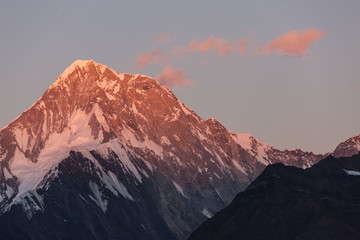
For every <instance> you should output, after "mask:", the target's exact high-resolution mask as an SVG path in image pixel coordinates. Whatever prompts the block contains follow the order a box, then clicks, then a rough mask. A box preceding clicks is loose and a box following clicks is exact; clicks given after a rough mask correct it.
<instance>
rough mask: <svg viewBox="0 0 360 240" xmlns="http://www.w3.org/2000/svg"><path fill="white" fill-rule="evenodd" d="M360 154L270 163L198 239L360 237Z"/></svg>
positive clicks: (200, 230)
mask: <svg viewBox="0 0 360 240" xmlns="http://www.w3.org/2000/svg"><path fill="white" fill-rule="evenodd" d="M359 189H360V154H357V155H354V156H352V157H341V158H334V157H333V156H329V157H327V158H325V159H324V160H321V161H320V162H318V163H317V164H315V165H314V166H312V167H311V168H308V169H305V170H304V169H299V168H296V167H291V166H285V165H283V164H281V163H278V164H273V165H269V166H267V167H266V169H265V170H264V171H263V172H262V173H261V174H260V176H259V177H258V178H257V179H256V180H255V181H254V182H252V183H251V184H250V185H249V186H248V187H247V189H246V190H245V191H243V192H241V193H239V194H238V195H237V196H236V197H235V199H234V200H233V201H232V203H231V204H230V205H229V206H228V207H226V208H225V209H223V210H221V211H220V212H218V213H217V214H216V215H215V216H214V217H213V218H211V219H208V220H207V221H205V222H204V223H203V224H202V225H201V226H200V227H199V228H198V229H197V230H195V232H194V233H192V235H191V236H190V237H189V240H196V239H229V240H230V239H360V230H359V224H360V201H359V200H360V192H359Z"/></svg>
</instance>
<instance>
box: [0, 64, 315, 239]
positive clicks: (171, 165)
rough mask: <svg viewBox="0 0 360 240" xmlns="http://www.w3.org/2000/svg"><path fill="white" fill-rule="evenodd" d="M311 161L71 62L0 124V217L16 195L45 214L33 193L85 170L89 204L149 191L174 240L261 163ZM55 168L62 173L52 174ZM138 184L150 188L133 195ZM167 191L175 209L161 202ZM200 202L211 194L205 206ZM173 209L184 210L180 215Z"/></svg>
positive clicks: (150, 82)
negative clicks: (186, 215) (37, 95)
mask: <svg viewBox="0 0 360 240" xmlns="http://www.w3.org/2000/svg"><path fill="white" fill-rule="evenodd" d="M320 158H322V156H320V155H315V154H312V153H303V152H301V151H300V152H292V151H290V152H289V151H280V150H278V149H275V148H273V147H271V146H269V145H267V144H265V143H262V142H260V141H258V140H257V139H256V138H254V137H252V136H251V135H249V134H234V133H231V132H230V131H229V130H227V129H226V127H224V126H223V125H222V124H221V123H220V122H219V121H217V120H216V119H208V120H206V121H204V120H203V119H202V118H200V117H199V116H198V115H197V114H196V113H195V112H194V111H192V110H191V109H189V108H188V107H186V106H185V105H184V104H183V103H182V102H181V101H180V100H179V99H178V98H176V96H175V95H174V94H173V93H172V92H171V91H170V90H169V89H168V88H166V87H165V86H163V85H162V84H161V83H159V82H158V81H156V80H155V79H153V78H150V77H148V76H144V75H140V74H136V75H131V74H126V73H124V74H120V73H117V72H116V71H114V70H112V69H111V68H109V67H107V66H105V65H102V64H99V63H96V62H94V61H91V60H89V61H88V60H77V61H75V62H74V63H73V64H71V65H70V66H69V67H68V68H67V69H66V70H65V71H64V73H62V74H61V75H60V76H59V77H58V78H57V80H56V81H55V82H54V83H53V84H52V85H51V87H50V88H49V89H48V90H47V91H46V92H45V93H44V94H43V95H42V96H41V98H40V99H39V100H38V101H37V102H36V103H35V104H34V105H33V106H32V107H30V108H29V109H28V110H26V111H25V112H24V113H23V114H21V115H20V116H19V117H18V118H17V119H15V120H14V121H13V122H11V123H10V124H9V125H8V126H7V127H5V128H3V129H2V130H0V163H1V164H0V206H1V204H3V205H4V206H6V207H4V208H2V209H1V208H0V216H1V211H4V209H5V210H8V209H10V208H11V206H13V204H17V203H19V202H20V203H21V204H23V207H24V208H25V209H26V211H27V216H28V217H29V216H30V217H31V216H32V212H33V211H35V210H36V211H38V210H39V211H45V210H44V209H45V207H44V206H43V204H42V203H43V201H42V200H41V199H42V196H41V194H40V195H39V194H37V190H39V189H41V191H42V192H44V191H47V189H48V187H49V186H51V185H52V181H53V179H56V178H59V176H60V175H61V174H63V175H65V177H64V176H63V177H64V178H66V176H68V175H67V174H68V171H73V170H74V171H75V170H76V171H78V172H80V173H84V172H86V174H85V175H86V176H87V177H89V175H91V178H90V179H91V180H90V179H88V180H89V181H90V182H89V183H86V188H90V190H91V193H90V195H89V194H87V195H86V196H89V197H86V196H85V198H84V197H81V196H80V198H81V199H85V201H87V202H89V201H94V202H96V205H97V206H99V207H100V208H101V211H102V212H103V213H105V212H106V209H107V199H109V196H108V195H107V196H106V197H104V196H103V195H102V194H103V193H105V192H107V193H108V194H110V195H111V194H112V195H114V196H115V197H116V198H121V196H123V197H125V199H127V200H130V201H134V200H135V199H138V198H145V197H147V198H146V199H143V202H147V201H148V200H149V196H150V195H151V197H150V198H151V199H157V201H164V202H161V203H160V202H158V203H156V204H157V206H158V209H156V211H158V212H159V213H161V216H163V215H164V214H165V215H166V216H165V217H164V221H165V222H166V224H167V226H168V227H169V229H171V231H172V232H174V233H176V234H177V235H178V236H182V237H183V238H184V236H185V233H189V231H190V230H191V228H193V226H194V225H195V224H194V223H195V222H196V223H199V222H200V221H202V220H203V218H204V217H208V216H210V215H211V214H210V213H215V212H216V211H218V210H219V209H220V208H221V207H223V206H224V204H226V203H229V201H230V200H231V199H232V198H233V197H234V194H235V193H237V192H238V191H239V190H241V189H244V188H245V187H246V186H247V184H249V183H250V181H251V180H252V179H254V178H255V177H256V176H257V175H258V174H259V173H260V172H261V171H262V170H263V169H264V168H265V166H266V165H268V164H270V163H274V162H283V163H286V164H290V165H295V166H300V167H308V166H310V165H312V164H313V163H315V162H317V161H318V160H319V159H320ZM64 162H70V163H71V164H73V165H74V166H76V167H75V168H76V169H73V168H70V169H68V168H67V166H66V164H65V166H64ZM84 162H85V163H86V164H85V163H84ZM59 166H63V167H64V168H66V169H67V171H64V172H62V173H60V172H59V171H58V168H59ZM90 166H91V167H90ZM92 168H94V169H95V170H94V169H92ZM90 170H91V171H90ZM115 170H116V171H115ZM88 171H90V172H88ZM86 179H87V178H86V177H85V181H86ZM94 179H97V182H96V183H95V182H94ZM63 180H64V179H63ZM81 181H83V180H81ZM145 183H147V184H149V185H147V186H143V185H142V184H145ZM150 186H151V187H150ZM147 188H154V189H153V190H154V191H153V193H142V192H139V189H142V191H148V190H146V189H147ZM106 189H108V190H109V191H110V192H109V191H107V190H106ZM144 189H145V190H144ZM41 191H40V192H41ZM169 193H170V194H169ZM76 194H77V193H76ZM141 194H144V195H142V196H140V195H141ZM114 196H113V197H114ZM159 198H160V199H159ZM174 198H175V199H176V201H177V203H178V204H179V205H178V206H183V207H184V209H182V210H179V209H169V208H171V207H172V206H170V205H171V204H170V205H169V204H168V202H172V201H173V199H174ZM26 199H32V200H31V201H30V202H27V200H26ZM204 199H212V201H209V202H208V203H207V206H205V208H204V206H203V204H204V202H203V200H204ZM127 200H126V201H127ZM81 201H82V200H81ZM124 201H125V200H124ZM115 202H116V201H115ZM29 204H30V205H31V206H30V207H29ZM139 204H140V203H139ZM141 204H143V203H141ZM139 206H140V205H139ZM34 209H35V210H34ZM151 209H153V205H152V206H151ZM174 211H175V212H176V214H173V212H174ZM178 211H183V212H191V216H189V219H187V220H184V219H181V218H180V217H179V216H182V213H180V212H178ZM145 215H147V214H145ZM150 215H151V214H150ZM194 216H195V217H194ZM194 219H196V220H194Z"/></svg>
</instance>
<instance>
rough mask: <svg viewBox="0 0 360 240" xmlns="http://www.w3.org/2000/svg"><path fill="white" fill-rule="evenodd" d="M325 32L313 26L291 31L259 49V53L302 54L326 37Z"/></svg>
mask: <svg viewBox="0 0 360 240" xmlns="http://www.w3.org/2000/svg"><path fill="white" fill-rule="evenodd" d="M324 36H325V33H323V32H321V31H319V30H317V29H314V28H311V29H305V30H303V31H300V32H298V31H295V30H294V31H290V32H288V33H285V34H283V35H281V36H279V37H278V38H276V39H275V40H273V41H271V42H269V43H268V44H266V45H264V46H262V47H260V48H259V49H258V53H259V54H269V53H272V52H278V53H280V54H282V55H290V56H301V55H303V54H304V53H305V52H307V51H308V50H309V48H310V46H311V44H312V43H314V42H316V41H317V40H319V39H320V38H322V37H324Z"/></svg>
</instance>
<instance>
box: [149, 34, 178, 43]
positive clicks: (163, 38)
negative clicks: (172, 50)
mask: <svg viewBox="0 0 360 240" xmlns="http://www.w3.org/2000/svg"><path fill="white" fill-rule="evenodd" d="M176 35H177V33H173V32H167V33H164V34H160V35H159V36H156V37H153V38H151V42H155V43H170V42H173V41H174V39H175V37H176Z"/></svg>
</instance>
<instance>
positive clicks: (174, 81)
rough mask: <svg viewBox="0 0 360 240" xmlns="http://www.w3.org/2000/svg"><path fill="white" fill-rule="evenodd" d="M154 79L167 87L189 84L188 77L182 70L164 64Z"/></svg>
mask: <svg viewBox="0 0 360 240" xmlns="http://www.w3.org/2000/svg"><path fill="white" fill-rule="evenodd" d="M156 79H157V80H158V81H159V82H161V83H162V84H164V85H165V86H167V87H170V88H171V87H175V88H178V87H182V86H183V85H185V84H191V83H192V82H191V81H190V79H188V78H187V77H186V74H185V72H184V71H183V70H181V69H179V68H172V67H171V66H165V67H164V68H163V70H162V72H161V73H160V74H159V75H157V76H156Z"/></svg>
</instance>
